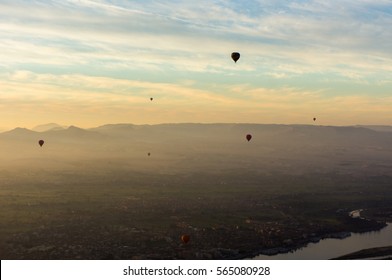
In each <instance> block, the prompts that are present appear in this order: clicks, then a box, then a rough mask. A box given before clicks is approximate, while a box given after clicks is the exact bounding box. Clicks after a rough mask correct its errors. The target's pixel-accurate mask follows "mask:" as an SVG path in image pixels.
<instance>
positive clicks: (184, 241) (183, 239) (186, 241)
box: [181, 234, 190, 244]
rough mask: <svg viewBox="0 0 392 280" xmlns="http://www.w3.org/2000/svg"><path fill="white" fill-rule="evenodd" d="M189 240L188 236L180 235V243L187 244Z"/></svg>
mask: <svg viewBox="0 0 392 280" xmlns="http://www.w3.org/2000/svg"><path fill="white" fill-rule="evenodd" d="M189 239H190V236H189V235H188V234H184V235H181V241H182V242H183V243H184V244H187V243H188V242H189Z"/></svg>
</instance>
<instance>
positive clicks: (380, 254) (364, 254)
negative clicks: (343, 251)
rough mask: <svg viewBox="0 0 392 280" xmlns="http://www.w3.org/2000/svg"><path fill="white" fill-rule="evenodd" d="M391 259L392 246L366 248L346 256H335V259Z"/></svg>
mask: <svg viewBox="0 0 392 280" xmlns="http://www.w3.org/2000/svg"><path fill="white" fill-rule="evenodd" d="M391 259H392V246H386V247H377V248H369V249H364V250H360V251H357V252H354V253H350V254H347V255H344V256H340V257H337V258H333V260H391Z"/></svg>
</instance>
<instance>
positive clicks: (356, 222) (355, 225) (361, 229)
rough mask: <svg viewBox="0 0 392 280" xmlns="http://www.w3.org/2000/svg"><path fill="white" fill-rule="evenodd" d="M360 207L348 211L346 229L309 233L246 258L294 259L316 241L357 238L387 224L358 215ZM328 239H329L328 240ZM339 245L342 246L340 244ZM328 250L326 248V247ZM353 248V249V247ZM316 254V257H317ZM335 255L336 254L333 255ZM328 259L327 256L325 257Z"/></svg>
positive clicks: (315, 243)
mask: <svg viewBox="0 0 392 280" xmlns="http://www.w3.org/2000/svg"><path fill="white" fill-rule="evenodd" d="M361 211H362V209H359V210H354V211H351V212H349V213H348V217H349V220H347V230H346V231H340V232H328V230H326V232H325V233H323V234H319V235H314V234H311V235H310V236H309V237H308V238H306V239H304V240H301V242H297V243H295V244H291V246H281V247H275V248H268V249H261V250H258V251H257V253H258V254H257V255H253V256H248V257H247V258H252V259H275V258H274V256H276V259H296V257H298V255H301V257H304V258H306V256H305V255H306V254H305V253H302V251H306V250H309V248H307V247H309V245H310V244H312V245H311V246H310V247H313V248H314V247H317V246H319V244H318V243H320V242H324V243H325V242H327V243H328V242H329V243H331V242H332V241H333V240H334V239H335V240H345V239H347V238H355V239H357V238H359V236H362V235H363V234H365V235H366V234H370V233H375V232H380V231H381V230H382V229H384V228H385V227H387V226H388V224H387V223H386V222H381V221H372V220H369V219H366V218H363V217H361V216H360V212H361ZM353 235H354V236H353ZM328 239H329V240H328ZM324 240H325V241H324ZM340 246H344V245H343V244H340ZM298 250H299V251H300V253H296V251H298ZM327 250H328V248H327ZM354 250H355V249H354ZM315 253H317V255H314V256H311V254H310V255H309V257H308V258H309V259H310V258H312V259H314V258H318V257H319V258H320V259H322V258H323V257H322V256H321V253H319V252H315ZM337 255H339V254H337ZM317 256H318V257H317ZM335 256H336V255H335ZM326 259H328V258H326Z"/></svg>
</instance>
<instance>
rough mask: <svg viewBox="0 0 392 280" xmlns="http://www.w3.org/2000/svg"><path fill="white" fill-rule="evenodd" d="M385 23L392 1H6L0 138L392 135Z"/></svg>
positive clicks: (390, 44) (389, 22)
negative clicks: (55, 132) (282, 128)
mask: <svg viewBox="0 0 392 280" xmlns="http://www.w3.org/2000/svg"><path fill="white" fill-rule="evenodd" d="M391 26H392V0H330V1H324V0H311V1H307V0H303V1H284V0H270V1H267V0H247V1H242V0H209V1H207V0H198V1H188V0H170V1H169V0H164V1H153V0H143V1H130V0H128V1H125V0H123V1H120V0H110V1H109V0H105V1H104V0H91V1H90V0H79V1H76V0H69V1H66V0H61V1H46V0H45V1H38V0H35V1H32V0H29V1H27V0H26V1H20V0H9V1H8V0H0V130H6V129H12V128H14V127H27V128H32V127H34V126H36V125H39V124H45V123H51V122H55V123H59V124H61V125H76V126H79V127H85V128H87V127H95V126H99V125H103V124H107V123H133V124H156V123H183V122H192V123H281V124H313V118H314V117H316V118H317V121H316V122H317V123H318V124H320V125H356V124H378V125H392V28H390V27H391ZM234 51H237V52H240V54H241V58H240V59H239V60H238V62H237V63H234V62H233V61H232V60H231V57H230V55H231V53H232V52H234ZM150 97H153V98H154V99H153V101H151V100H150Z"/></svg>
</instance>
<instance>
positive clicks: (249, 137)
mask: <svg viewBox="0 0 392 280" xmlns="http://www.w3.org/2000/svg"><path fill="white" fill-rule="evenodd" d="M250 139H252V135H250V134H247V135H246V140H248V142H249V141H250Z"/></svg>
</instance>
